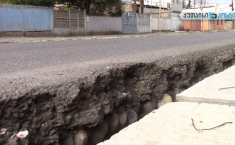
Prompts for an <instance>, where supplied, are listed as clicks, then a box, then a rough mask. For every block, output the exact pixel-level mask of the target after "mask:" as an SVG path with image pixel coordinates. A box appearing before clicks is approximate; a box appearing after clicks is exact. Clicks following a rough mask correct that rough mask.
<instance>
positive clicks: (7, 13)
mask: <svg viewBox="0 0 235 145" xmlns="http://www.w3.org/2000/svg"><path fill="white" fill-rule="evenodd" d="M52 29H53V21H52V10H51V8H49V7H36V6H23V5H5V4H0V31H1V32H7V31H23V32H25V31H48V30H52Z"/></svg>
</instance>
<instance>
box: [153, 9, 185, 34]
mask: <svg viewBox="0 0 235 145" xmlns="http://www.w3.org/2000/svg"><path fill="white" fill-rule="evenodd" d="M151 23H152V24H151V26H152V30H153V31H158V30H159V14H152V20H151ZM161 28H162V30H163V31H179V30H181V28H182V20H181V19H180V17H179V13H169V12H168V13H162V20H161Z"/></svg>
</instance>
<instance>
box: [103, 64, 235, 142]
mask: <svg viewBox="0 0 235 145" xmlns="http://www.w3.org/2000/svg"><path fill="white" fill-rule="evenodd" d="M234 82H235V66H233V67H231V68H229V69H227V70H225V71H224V72H222V73H219V74H217V75H213V76H211V77H209V78H207V79H205V80H203V81H201V82H199V83H198V84H196V85H195V86H193V87H191V88H189V89H188V90H186V91H184V92H182V93H180V94H178V95H177V99H178V100H179V101H183V102H175V103H168V104H166V105H164V106H162V107H160V108H159V109H158V110H155V111H152V112H151V113H150V114H148V115H147V116H145V117H144V118H143V119H141V120H140V121H139V122H136V123H134V124H132V125H130V126H128V127H127V128H125V129H123V130H121V131H120V132H119V133H117V134H115V135H114V136H112V137H111V139H110V140H107V141H105V142H102V143H100V144H99V145H111V144H112V145H157V144H159V145H199V144H200V145H234V144H235V138H234V134H235V122H234V121H235V107H234V106H235V99H234V96H235V88H230V89H220V88H225V87H232V86H235V83H234ZM219 89H220V90H219ZM208 103H210V104H208ZM219 104H220V105H219ZM228 105H232V106H228ZM204 129H208V130H204Z"/></svg>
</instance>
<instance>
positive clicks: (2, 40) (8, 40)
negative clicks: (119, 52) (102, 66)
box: [0, 31, 187, 44]
mask: <svg viewBox="0 0 235 145" xmlns="http://www.w3.org/2000/svg"><path fill="white" fill-rule="evenodd" d="M180 34H181V35H182V34H187V33H186V32H184V33H180ZM158 35H179V33H175V32H168V31H167V32H164V31H163V32H155V33H144V34H115V35H95V36H70V37H53V36H52V37H0V44H1V43H25V42H45V41H68V40H90V39H111V38H131V37H148V36H158Z"/></svg>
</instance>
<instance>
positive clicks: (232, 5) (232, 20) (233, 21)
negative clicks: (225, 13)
mask: <svg viewBox="0 0 235 145" xmlns="http://www.w3.org/2000/svg"><path fill="white" fill-rule="evenodd" d="M232 11H233V0H232ZM233 29H234V20H232V30H233Z"/></svg>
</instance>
